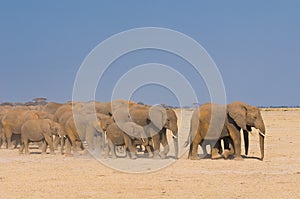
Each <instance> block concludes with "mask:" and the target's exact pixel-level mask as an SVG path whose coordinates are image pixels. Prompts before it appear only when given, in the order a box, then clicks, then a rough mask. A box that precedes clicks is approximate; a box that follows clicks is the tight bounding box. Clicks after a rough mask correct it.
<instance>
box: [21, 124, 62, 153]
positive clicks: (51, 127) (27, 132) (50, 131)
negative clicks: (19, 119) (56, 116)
mask: <svg viewBox="0 0 300 199" xmlns="http://www.w3.org/2000/svg"><path fill="white" fill-rule="evenodd" d="M60 131H61V126H60V124H58V123H57V122H54V121H52V120H50V119H36V120H28V121H26V122H25V123H24V124H23V125H22V127H21V140H22V144H21V147H20V150H19V152H20V154H22V153H23V150H24V148H25V153H26V154H29V149H28V148H29V147H28V146H29V142H30V141H31V142H40V141H43V142H44V147H43V149H42V153H46V149H47V145H49V147H50V153H51V154H55V152H54V147H53V142H52V136H53V135H58V134H59V132H60Z"/></svg>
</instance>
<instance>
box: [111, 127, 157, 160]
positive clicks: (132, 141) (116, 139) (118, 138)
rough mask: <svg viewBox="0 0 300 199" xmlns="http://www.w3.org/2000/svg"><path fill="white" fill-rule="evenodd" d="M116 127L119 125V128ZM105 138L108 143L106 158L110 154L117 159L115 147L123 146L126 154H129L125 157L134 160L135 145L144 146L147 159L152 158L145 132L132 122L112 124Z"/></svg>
mask: <svg viewBox="0 0 300 199" xmlns="http://www.w3.org/2000/svg"><path fill="white" fill-rule="evenodd" d="M118 125H120V127H119V126H118ZM106 136H107V141H108V146H107V147H108V149H107V151H106V153H107V154H106V156H108V155H109V154H108V153H109V152H111V155H112V157H113V158H117V156H116V153H115V146H124V147H125V150H126V152H129V154H127V156H130V157H131V158H132V159H136V158H137V156H136V143H140V144H142V145H144V147H145V148H146V150H147V152H148V154H149V156H148V157H152V156H153V154H152V151H151V148H150V145H149V140H148V137H149V136H148V135H147V132H146V130H145V129H144V128H143V127H142V126H139V125H137V124H135V123H134V122H124V123H119V124H116V123H113V124H111V125H109V126H108V128H107V131H106Z"/></svg>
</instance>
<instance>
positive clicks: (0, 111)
mask: <svg viewBox="0 0 300 199" xmlns="http://www.w3.org/2000/svg"><path fill="white" fill-rule="evenodd" d="M11 109H12V107H11V106H0V148H1V146H2V144H3V142H5V141H6V138H5V135H4V131H3V129H2V125H1V120H2V118H3V117H4V116H5V115H6V114H7V113H8V112H9V111H10V110H11Z"/></svg>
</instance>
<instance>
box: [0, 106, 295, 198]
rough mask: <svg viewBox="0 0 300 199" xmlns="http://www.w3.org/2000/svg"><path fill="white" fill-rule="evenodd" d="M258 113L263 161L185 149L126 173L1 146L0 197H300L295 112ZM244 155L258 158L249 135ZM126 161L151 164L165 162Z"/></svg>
mask: <svg viewBox="0 0 300 199" xmlns="http://www.w3.org/2000/svg"><path fill="white" fill-rule="evenodd" d="M262 114H263V118H264V121H265V124H266V129H267V136H266V149H265V159H264V161H259V160H257V159H253V158H247V159H244V160H243V161H236V160H209V159H205V160H199V161H192V160H188V159H187V155H186V153H185V154H183V155H182V157H181V158H180V159H179V160H178V161H176V162H174V163H173V164H171V165H170V166H168V167H166V168H164V169H161V170H158V171H153V172H148V173H143V174H129V173H124V172H120V171H117V170H114V169H111V168H109V167H106V166H104V165H103V164H101V163H100V162H99V161H97V160H95V159H93V158H91V157H87V156H80V157H77V158H75V157H71V158H70V157H69V158H67V157H63V156H61V155H60V154H57V155H55V156H52V155H49V154H47V155H41V154H38V153H34V154H31V155H30V156H24V155H18V151H17V150H13V151H10V150H6V149H1V150H0V198H272V199H275V198H300V189H299V186H300V111H299V110H298V111H297V110H289V111H284V110H271V111H270V110H268V111H263V112H262ZM182 115H183V118H184V119H183V122H182V123H181V129H180V133H181V136H180V138H181V143H183V142H184V139H185V138H186V134H187V133H188V129H189V118H190V115H191V111H183V113H182ZM32 151H34V150H32ZM170 154H172V152H170ZM249 156H256V157H259V147H258V135H257V134H255V133H254V134H253V135H252V136H251V138H250V155H249ZM122 161H124V160H122ZM126 161H131V164H135V165H139V164H140V162H144V163H149V165H150V164H152V165H153V164H161V163H164V162H163V161H166V160H151V162H147V160H143V159H137V160H126ZM126 161H125V162H126ZM122 163H124V162H120V164H122ZM149 167H151V166H149ZM129 169H130V167H129ZM149 171H151V168H149Z"/></svg>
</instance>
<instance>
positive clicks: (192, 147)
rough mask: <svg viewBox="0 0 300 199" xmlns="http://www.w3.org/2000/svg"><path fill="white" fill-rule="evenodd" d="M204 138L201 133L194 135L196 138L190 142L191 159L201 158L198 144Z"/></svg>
mask: <svg viewBox="0 0 300 199" xmlns="http://www.w3.org/2000/svg"><path fill="white" fill-rule="evenodd" d="M201 141H202V138H201V136H200V135H198V134H197V135H196V136H195V137H194V140H193V141H192V142H191V144H190V151H189V156H188V158H189V159H191V160H199V159H200V158H199V156H198V145H199V144H200V143H201Z"/></svg>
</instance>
